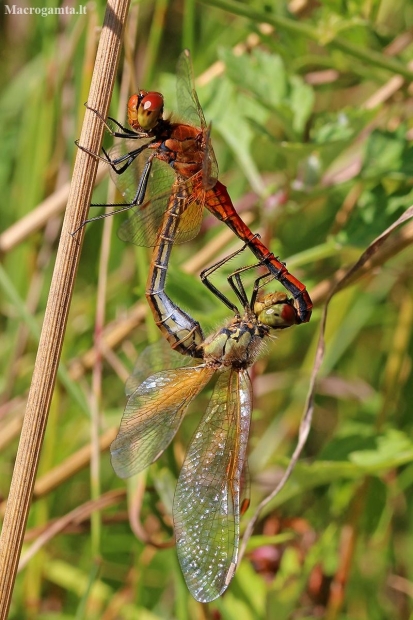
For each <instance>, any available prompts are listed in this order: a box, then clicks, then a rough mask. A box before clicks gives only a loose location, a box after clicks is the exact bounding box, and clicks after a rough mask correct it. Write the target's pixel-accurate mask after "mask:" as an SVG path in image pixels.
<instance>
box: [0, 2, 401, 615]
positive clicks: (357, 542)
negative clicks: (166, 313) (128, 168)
mask: <svg viewBox="0 0 413 620" xmlns="http://www.w3.org/2000/svg"><path fill="white" fill-rule="evenodd" d="M218 4H219V7H218V6H216V5H218ZM56 5H59V3H58V2H56V0H45V1H44V4H43V5H42V6H50V7H52V6H56ZM21 6H22V5H21ZM72 6H76V4H73V5H72ZM104 10H105V3H104V2H103V0H99V1H97V2H94V3H88V4H87V5H86V14H85V15H73V16H70V15H68V16H56V15H55V16H47V17H42V16H39V15H26V16H22V15H8V14H5V12H4V11H3V9H2V11H1V14H0V49H1V52H2V53H1V54H0V68H1V71H0V140H1V145H2V157H1V161H0V188H1V202H0V209H1V211H0V216H1V234H0V253H1V264H0V287H1V295H0V321H1V323H0V326H1V327H0V351H1V354H0V364H1V375H0V392H1V403H0V448H1V457H0V500H1V501H2V502H3V503H2V504H1V510H2V511H4V501H5V499H6V497H7V493H8V488H9V484H10V479H11V475H12V470H13V461H14V457H15V453H16V447H17V442H18V435H19V430H20V426H21V420H22V416H23V413H24V405H25V399H26V395H27V390H28V387H29V384H30V378H31V374H32V369H33V364H34V360H35V355H36V346H37V342H38V336H39V331H40V328H41V323H42V317H43V313H44V308H45V304H46V300H47V295H48V288H49V283H50V280H51V275H52V270H53V265H54V260H55V253H56V248H57V245H58V240H59V232H60V226H61V221H62V214H63V210H64V206H65V202H66V198H67V191H68V190H67V187H68V185H67V184H68V182H69V181H70V173H71V168H72V164H73V160H74V157H75V150H76V147H75V145H74V140H75V139H76V138H77V137H78V136H79V134H80V126H81V122H82V118H83V114H84V108H83V103H84V101H86V100H87V93H88V85H89V83H90V78H91V73H92V70H93V60H94V56H95V52H96V46H97V42H98V37H99V27H100V26H101V24H102V22H103V16H104ZM184 47H189V48H190V49H191V52H192V56H193V61H194V71H195V75H196V76H197V89H198V95H199V98H200V101H201V104H202V106H203V108H204V112H205V116H206V119H207V121H208V122H209V121H212V139H213V144H214V147H215V150H216V155H217V159H218V163H219V166H220V179H221V181H222V182H223V183H224V184H225V185H227V186H228V189H229V192H230V195H231V196H232V198H233V200H234V202H235V204H236V206H237V208H238V209H239V212H240V213H241V214H242V216H243V217H244V218H245V219H246V220H247V221H248V222H249V223H250V226H251V228H252V229H253V230H254V231H259V232H260V234H261V235H262V238H263V240H264V242H265V243H267V245H268V246H270V247H271V249H272V251H273V252H274V253H275V254H277V255H279V256H280V257H281V258H282V260H285V261H287V264H288V267H289V269H290V270H291V271H292V272H293V273H295V274H296V275H297V276H298V277H299V278H300V279H301V280H303V281H304V282H305V283H306V285H307V287H308V289H309V291H310V293H311V294H312V296H313V299H314V302H315V306H316V308H315V311H314V313H313V318H312V320H311V322H310V324H308V325H304V326H300V327H296V328H293V329H290V330H287V331H285V332H284V333H281V334H280V335H279V336H278V338H277V341H276V342H273V343H271V345H270V346H269V347H268V351H267V352H266V354H265V355H264V356H263V358H262V359H261V360H260V361H259V362H258V363H257V364H256V366H255V368H254V369H253V375H252V377H253V384H254V396H255V402H254V414H253V424H252V431H251V437H250V447H249V452H250V468H251V478H252V481H251V497H252V508H254V507H255V506H256V505H257V503H258V501H259V499H260V498H262V497H264V496H265V495H266V494H268V493H269V492H270V491H271V490H272V489H273V488H274V486H275V485H276V483H277V481H278V480H279V478H280V476H281V474H282V472H283V471H284V468H285V466H286V464H287V463H288V458H289V456H290V455H291V453H292V451H293V449H294V446H295V443H296V439H297V431H298V425H299V421H300V417H301V415H302V412H303V408H304V403H305V396H306V391H307V389H308V382H309V376H310V372H311V368H312V364H313V359H314V352H315V348H316V342H317V338H318V325H319V318H320V309H321V307H322V305H323V302H324V301H325V299H326V296H327V293H328V291H329V289H330V287H331V282H332V279H333V278H334V277H335V276H336V275H337V273H339V272H340V270H341V269H342V268H343V267H346V266H349V265H351V264H352V263H353V262H354V261H355V260H357V258H358V257H359V255H360V254H361V252H362V251H363V250H364V249H365V248H366V247H367V246H368V244H369V243H371V241H372V240H373V239H374V238H375V237H376V236H377V235H378V234H380V233H381V232H382V231H383V230H384V229H385V228H386V227H387V226H389V225H390V224H391V223H392V222H393V221H395V220H396V219H397V217H399V216H400V215H401V213H403V211H404V210H405V209H406V208H407V207H408V206H410V205H411V204H412V203H413V187H412V183H413V148H412V138H413V124H412V121H411V116H412V111H413V90H412V87H411V79H412V76H413V5H412V4H411V3H410V2H408V1H407V0H396V1H395V0H393V2H390V1H389V0H354V1H344V0H327V1H326V2H323V3H319V2H316V1H312V0H291V1H290V2H286V1H280V2H264V1H262V0H255V1H250V2H246V3H241V2H235V1H233V0H228V1H226V0H211V2H209V3H208V2H207V1H206V2H205V3H202V4H199V3H194V2H193V1H192V0H187V1H186V2H182V1H178V0H170V1H169V2H168V0H156V1H155V2H151V1H149V0H142V1H141V2H132V5H131V10H130V16H129V20H128V23H127V26H126V36H125V53H124V55H123V58H122V60H121V65H120V69H119V80H118V82H117V84H116V87H115V92H114V96H113V99H112V106H111V115H112V116H115V117H116V118H118V119H119V120H120V121H121V122H124V120H125V104H126V101H127V97H128V96H129V95H130V94H131V92H134V91H135V90H136V88H137V86H138V85H139V87H141V88H147V89H148V88H149V89H152V90H160V91H162V92H163V93H164V94H165V98H166V106H167V108H168V109H169V110H173V109H174V105H175V103H174V101H175V94H174V88H175V77H174V72H175V64H176V60H177V58H178V56H179V54H180V52H181V51H182V49H183V48H184ZM106 140H107V138H106ZM109 143H110V141H108V144H109ZM109 185H110V184H109ZM108 191H109V192H111V191H112V190H111V189H110V187H109V190H108V181H107V177H105V180H104V181H103V182H102V183H100V184H99V186H98V187H97V189H96V192H95V196H94V201H95V202H107V201H108V196H109V200H110V196H111V194H110V193H109V194H108ZM46 199H48V201H47V202H46V203H44V202H43V201H45V200H46ZM112 200H113V199H112ZM121 218H122V216H119V219H118V218H110V219H109V220H107V221H105V223H102V222H96V223H93V224H91V225H89V226H87V230H86V236H85V242H84V246H83V251H82V257H81V264H80V268H79V273H78V279H77V285H76V288H75V293H74V297H73V301H72V308H71V313H70V316H69V322H68V326H67V333H66V339H65V346H64V350H63V357H62V362H61V368H60V371H59V377H58V382H57V385H56V390H55V395H54V399H53V402H52V405H51V410H50V419H49V423H48V428H47V432H46V437H45V443H44V446H43V451H42V458H41V462H40V469H39V474H38V482H37V485H36V489H35V499H34V502H33V506H32V510H31V512H30V516H29V522H28V529H27V536H26V543H25V546H24V549H23V556H26V565H25V567H24V568H23V570H22V571H21V572H20V573H19V575H18V578H17V582H16V587H15V591H14V596H13V601H12V607H11V611H10V618H13V619H20V618H41V619H48V620H52V619H64V618H76V619H80V618H88V619H94V618H99V619H104V620H109V619H112V618H128V619H129V618H138V619H143V620H156V619H172V618H177V619H179V620H186V619H188V620H192V619H198V618H199V619H214V620H216V619H219V618H222V619H225V620H227V619H228V620H232V619H233V618H242V619H246V620H248V619H261V618H262V619H264V618H277V620H282V619H284V618H285V619H286V618H328V619H329V620H335V619H337V620H338V619H340V620H344V619H345V618H351V619H352V620H355V619H366V620H367V619H369V620H372V619H377V620H379V619H384V618H389V619H390V618H391V619H392V620H394V619H397V620H398V619H408V618H412V617H413V615H411V614H412V612H411V609H412V605H411V601H412V597H413V537H412V527H413V494H412V485H413V439H412V435H413V433H412V430H413V422H412V415H411V413H412V401H413V376H412V364H411V359H412V353H413V350H412V339H411V329H412V321H413V301H412V289H413V286H412V285H413V282H412V264H413V253H412V250H411V249H410V247H409V244H410V242H411V240H412V238H413V230H412V226H411V225H409V223H408V224H407V225H406V226H405V227H404V228H402V229H400V230H398V231H396V232H395V233H394V234H393V236H392V237H391V239H390V240H389V242H388V243H387V245H386V246H385V248H384V250H383V252H381V253H379V255H378V258H377V260H375V261H374V262H372V263H371V264H369V265H368V268H367V269H366V270H365V274H364V276H363V278H360V279H359V280H358V281H357V282H355V283H354V284H352V286H349V287H347V288H346V289H345V290H343V291H342V292H340V293H339V294H337V295H336V296H335V297H334V298H333V300H332V302H331V305H330V308H329V317H328V325H327V351H326V358H325V361H324V364H323V367H322V372H321V374H320V377H319V381H318V385H317V396H316V408H315V414H314V422H313V428H312V431H311V434H310V438H309V441H308V443H307V446H306V448H305V451H304V454H303V456H302V459H301V461H300V463H299V465H298V466H297V468H296V471H295V473H294V474H293V477H292V478H291V480H290V481H289V482H288V484H287V486H286V487H285V489H284V491H283V492H282V493H281V494H280V495H279V496H278V497H277V498H276V500H275V501H273V502H272V503H271V504H270V505H269V506H268V507H267V509H266V512H265V514H263V515H262V518H261V520H260V521H259V523H258V526H257V527H256V529H255V532H254V536H253V537H252V539H251V541H250V545H249V548H248V552H247V555H246V557H245V558H244V560H243V561H242V563H241V565H240V567H239V570H238V571H237V574H236V576H235V578H234V580H233V582H232V584H231V586H230V588H229V590H228V592H227V593H226V595H225V596H224V597H222V598H221V599H219V600H217V601H214V602H213V603H211V604H209V605H201V604H199V603H196V602H195V601H194V600H193V599H192V598H191V596H190V595H189V593H188V591H187V590H186V587H185V584H184V582H183V579H182V576H181V573H180V570H179V566H178V562H177V559H176V553H175V549H174V548H167V549H157V548H155V547H154V546H153V545H149V544H147V540H155V541H158V542H159V541H161V542H162V541H163V542H167V541H168V540H170V539H171V537H172V529H171V518H170V511H171V501H172V497H173V490H174V485H175V482H176V477H177V474H178V472H179V463H181V462H182V458H183V455H184V452H185V446H186V445H187V444H188V441H189V439H190V437H191V433H192V432H193V430H194V428H195V426H196V423H197V421H198V420H199V418H200V415H201V413H202V412H203V411H205V408H206V405H207V402H208V394H210V389H211V388H210V387H209V388H208V389H207V390H206V391H205V393H204V394H203V395H201V396H200V397H199V398H198V399H197V400H196V403H195V405H194V406H193V407H192V409H191V410H192V414H191V415H190V416H189V417H188V419H187V420H186V422H185V423H184V424H183V428H182V430H181V431H180V433H179V436H178V437H177V439H176V440H175V442H174V445H173V446H171V447H170V448H169V449H168V451H167V453H166V454H165V455H164V456H163V457H162V458H161V459H160V461H159V462H158V463H157V464H155V465H153V466H152V467H151V468H150V469H149V471H148V472H145V473H144V474H143V475H142V476H140V477H139V479H138V480H134V481H132V482H131V484H130V485H129V486H128V489H126V488H125V483H124V482H122V481H120V480H119V479H117V477H116V476H115V474H114V473H113V471H112V468H111V465H110V460H109V455H108V451H107V448H108V445H109V443H110V441H111V439H112V438H113V433H114V429H116V428H117V426H118V424H119V421H120V419H121V414H122V411H123V408H124V405H125V396H124V391H123V384H124V382H125V379H126V378H127V376H128V375H129V374H130V372H131V369H132V368H133V365H134V363H135V362H136V359H137V358H138V355H139V353H140V352H141V351H142V350H143V349H144V348H145V346H147V344H148V343H150V342H153V341H154V340H155V339H156V338H157V337H158V334H157V330H156V328H155V327H154V325H153V320H152V318H151V317H149V316H148V315H147V312H146V306H145V301H144V295H143V293H144V287H145V279H146V273H147V269H148V264H149V260H150V251H149V250H142V249H137V248H135V247H132V246H126V245H125V244H123V243H122V242H121V241H120V240H119V239H118V238H117V236H116V232H115V231H116V228H117V227H118V226H119V224H120V220H121ZM114 219H115V220H116V221H113V220H114ZM112 226H113V227H114V232H113V233H112V232H111V227H112ZM104 230H105V233H104V236H103V237H102V232H103V231H104ZM102 239H103V242H102ZM108 239H110V249H109V250H108V242H107V240H108ZM239 245H240V244H239V243H238V242H237V240H236V239H235V238H233V237H232V236H231V235H230V234H229V233H228V231H227V230H226V229H225V226H223V225H222V224H220V223H217V222H216V221H214V219H213V218H212V217H211V216H210V215H206V217H205V220H204V224H203V228H202V231H201V234H200V235H199V236H198V237H197V238H196V239H195V240H194V241H193V242H191V243H189V244H186V245H183V246H179V247H175V248H174V251H173V258H172V264H171V268H170V274H169V279H168V292H169V294H170V296H171V297H172V299H174V301H176V302H177V303H178V304H179V305H180V306H181V307H183V308H184V309H186V310H187V311H188V312H189V313H190V314H191V315H192V316H194V317H195V318H197V319H198V320H199V321H200V322H201V324H202V326H203V328H204V330H205V331H206V332H208V331H210V330H213V329H214V328H215V327H217V326H218V325H220V324H221V323H222V322H223V321H224V320H225V318H226V317H227V316H228V313H227V311H226V309H225V307H224V306H221V305H220V304H218V303H217V301H216V300H215V299H212V298H211V296H210V294H209V293H208V292H207V291H206V290H204V288H203V287H202V285H201V284H200V283H199V279H198V278H197V274H198V273H199V271H200V270H201V269H202V268H203V267H204V266H207V265H209V264H211V263H213V262H214V261H215V259H216V257H217V256H220V255H225V254H227V253H229V252H230V251H232V250H234V249H236V248H237V247H239ZM102 249H103V251H102V253H101V250H102ZM105 251H108V258H107V259H106V258H105ZM248 260H249V259H248V258H246V257H245V253H244V255H243V256H242V258H240V263H239V264H243V263H245V262H246V261H248ZM251 262H253V261H252V257H251ZM236 265H237V263H236V261H235V262H234V263H231V266H236ZM215 283H216V284H217V286H219V287H222V289H223V290H227V288H226V287H227V284H226V279H225V274H224V273H218V274H217V275H216V277H215ZM102 340H103V344H102ZM99 343H100V344H99ZM99 350H101V351H102V350H103V352H101V353H100V354H99V353H97V351H99ZM98 433H99V434H100V435H101V436H102V441H101V446H102V451H101V453H100V455H99V450H98V449H97V439H96V437H97V434H98ZM93 448H94V449H93ZM91 454H92V455H93V457H92V467H91ZM137 489H138V491H137ZM128 502H129V505H130V506H132V512H133V514H134V515H135V521H140V525H139V524H138V525H136V523H135V528H134V529H135V530H137V536H135V534H133V533H132V532H131V527H130V525H129V520H128V513H127V506H128ZM137 513H139V517H136V515H137ZM251 513H252V510H251V509H250V511H249V512H248V513H247V514H246V515H245V516H244V517H243V519H244V521H243V524H244V525H245V523H247V521H248V518H249V516H250V514H251ZM34 545H36V546H34Z"/></svg>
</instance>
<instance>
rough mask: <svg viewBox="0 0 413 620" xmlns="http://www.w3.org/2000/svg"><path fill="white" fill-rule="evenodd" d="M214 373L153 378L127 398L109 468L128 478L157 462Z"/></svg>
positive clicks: (179, 372) (203, 370)
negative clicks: (188, 409) (191, 403)
mask: <svg viewBox="0 0 413 620" xmlns="http://www.w3.org/2000/svg"><path fill="white" fill-rule="evenodd" d="M213 374H214V371H213V370H211V369H210V368H207V367H206V366H204V365H200V366H195V367H191V368H178V369H176V370H165V371H163V372H158V373H157V374H155V375H152V376H151V377H149V378H148V379H146V381H144V382H143V383H142V384H141V385H140V386H139V387H138V388H137V390H136V391H135V392H134V393H133V394H132V395H131V396H130V398H129V400H128V403H127V405H126V408H125V411H124V414H123V417H122V422H121V425H120V429H119V432H118V435H117V437H116V439H115V440H114V441H113V442H112V445H111V447H110V452H111V457H112V466H113V469H114V470H115V472H116V473H117V475H118V476H119V477H120V478H128V477H129V476H133V475H134V474H137V473H138V472H140V471H142V470H143V469H145V468H146V467H148V465H150V464H151V463H153V462H154V461H156V459H157V458H158V457H159V456H160V455H161V454H162V452H163V451H164V450H165V448H166V447H167V446H168V445H169V444H170V442H171V441H172V439H173V437H174V435H175V433H176V432H177V430H178V428H179V425H180V424H181V421H182V418H183V416H184V414H185V412H186V409H187V408H188V405H189V403H190V402H191V401H192V399H193V398H194V397H195V396H196V395H197V394H198V393H199V392H200V391H201V390H202V388H203V387H204V385H205V384H206V383H207V382H208V381H209V379H210V377H211V376H212V375H213Z"/></svg>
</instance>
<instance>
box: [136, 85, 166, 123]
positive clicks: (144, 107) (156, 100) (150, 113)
mask: <svg viewBox="0 0 413 620" xmlns="http://www.w3.org/2000/svg"><path fill="white" fill-rule="evenodd" d="M162 114H163V96H162V95H161V93H156V92H151V93H147V92H145V91H141V92H140V93H139V95H132V97H131V98H130V99H129V103H128V120H129V124H130V125H131V127H133V128H134V129H143V130H144V131H151V130H152V129H154V127H155V126H156V125H157V123H158V121H159V119H161V118H162Z"/></svg>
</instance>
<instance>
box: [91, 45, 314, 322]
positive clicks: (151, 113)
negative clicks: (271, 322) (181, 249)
mask: <svg viewBox="0 0 413 620" xmlns="http://www.w3.org/2000/svg"><path fill="white" fill-rule="evenodd" d="M177 100H178V117H179V121H178V122H175V121H173V120H171V119H169V118H164V117H163V104H164V101H163V96H162V94H161V93H158V92H147V91H140V92H139V93H138V94H136V95H133V96H132V97H131V98H130V99H129V103H128V122H129V124H130V126H131V127H132V130H130V129H127V128H125V127H123V126H122V125H121V124H120V123H118V122H117V121H116V120H115V119H113V118H110V119H109V120H110V121H111V122H112V123H114V124H115V125H116V127H117V129H119V130H120V131H117V130H116V131H112V129H111V128H110V127H109V126H108V125H107V124H106V122H105V120H104V119H103V118H102V122H104V123H105V125H106V127H107V129H108V130H109V132H110V133H111V134H112V135H113V136H114V137H116V138H120V139H121V140H122V141H121V143H120V144H118V145H116V146H115V147H114V148H113V149H111V151H110V152H109V153H107V152H106V151H105V150H103V153H104V157H100V156H98V155H96V154H94V153H91V154H92V155H93V156H94V157H97V158H98V159H101V160H102V161H104V162H105V163H106V164H109V165H110V167H111V175H112V178H113V180H114V182H115V184H116V185H117V187H118V189H119V190H120V192H121V193H122V195H123V196H124V198H125V199H126V204H120V205H117V204H113V205H101V206H116V207H119V209H118V210H117V211H115V212H116V213H117V212H119V211H126V210H129V209H132V210H133V214H132V215H131V217H130V218H129V219H128V220H127V221H126V222H124V223H123V224H122V226H121V227H120V230H119V236H120V238H121V239H123V240H125V241H130V242H132V243H135V244H136V245H147V246H152V245H154V244H155V243H156V237H157V233H158V230H159V227H160V225H161V223H162V219H163V215H164V213H165V210H166V208H167V206H168V204H169V203H170V201H171V192H172V188H173V191H175V193H176V195H177V196H179V198H180V202H181V212H180V214H179V225H178V227H177V231H176V235H175V238H174V240H173V242H174V243H182V242H184V241H187V240H189V239H192V238H193V237H194V236H195V235H196V234H197V232H198V230H199V227H200V224H201V218H202V208H203V206H205V207H206V208H207V209H208V210H209V211H210V212H211V213H213V214H214V215H215V216H216V217H217V218H218V219H219V220H221V221H222V222H224V223H225V224H226V225H227V226H229V227H230V228H231V230H232V231H233V232H234V233H235V234H236V235H237V236H238V237H239V238H240V239H241V240H242V241H243V242H244V243H245V244H246V245H247V246H248V247H249V248H250V250H251V251H252V252H253V254H254V255H255V256H256V258H257V259H258V260H259V261H260V262H262V263H263V264H265V265H266V266H267V267H268V269H269V271H270V272H271V273H272V274H273V275H274V277H275V278H276V279H277V280H278V281H279V282H280V283H281V284H282V286H284V288H285V289H286V290H287V291H288V292H289V293H290V294H291V295H292V297H293V300H294V308H295V311H296V319H297V320H296V323H306V322H307V321H309V320H310V317H311V310H312V302H311V299H310V296H309V294H308V292H307V290H306V288H305V286H304V285H303V284H302V283H301V282H300V281H299V280H298V279H297V278H295V277H294V276H293V275H292V274H290V273H289V272H288V270H287V268H286V266H285V264H284V263H282V262H281V261H279V260H278V258H276V257H275V256H274V255H273V254H272V253H271V252H270V251H269V250H268V249H267V248H266V246H265V245H264V244H263V243H262V242H261V240H260V239H259V237H258V236H257V235H255V234H253V233H252V232H251V230H250V229H249V228H248V226H247V225H246V224H245V223H244V222H243V220H242V219H241V218H240V217H239V215H238V213H237V212H236V210H235V208H234V205H233V204H232V201H231V198H230V196H229V194H228V191H227V189H226V187H225V186H224V185H223V184H222V183H220V182H219V181H218V180H217V177H218V166H217V162H216V159H215V155H214V152H213V148H212V145H211V141H210V138H209V131H208V128H207V125H206V122H205V118H204V115H203V112H202V109H201V106H200V104H199V100H198V96H197V94H196V91H195V86H194V79H193V73H192V65H191V59H190V53H189V51H188V50H184V52H183V53H182V54H181V56H180V58H179V60H178V65H177ZM94 112H95V113H96V114H98V115H99V113H98V112H97V111H95V110H94ZM79 146H80V145H79ZM80 148H83V147H81V146H80ZM111 214H112V213H107V214H104V215H103V216H98V217H97V218H91V219H90V220H87V222H89V221H92V220H95V219H100V217H107V216H108V215H111ZM85 223H86V222H85Z"/></svg>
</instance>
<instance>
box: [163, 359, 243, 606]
mask: <svg viewBox="0 0 413 620" xmlns="http://www.w3.org/2000/svg"><path fill="white" fill-rule="evenodd" d="M251 398H252V394H251V383H250V379H249V376H248V373H247V371H245V370H242V371H239V372H238V371H235V370H228V371H225V372H223V373H222V374H221V375H220V377H219V379H218V381H217V384H216V386H215V389H214V392H213V395H212V398H211V401H210V403H209V405H208V409H207V411H206V413H205V415H204V417H203V419H202V421H201V423H200V425H199V426H198V429H197V431H196V433H195V436H194V438H193V440H192V442H191V445H190V447H189V450H188V453H187V456H186V459H185V462H184V465H183V467H182V470H181V473H180V476H179V479H178V484H177V487H176V491H175V498H174V510H173V513H174V523H175V535H176V544H177V552H178V558H179V562H180V564H181V568H182V572H183V574H184V577H185V581H186V583H187V586H188V588H189V590H190V592H191V593H192V595H193V596H194V598H195V599H196V600H198V601H201V602H203V603H206V602H208V601H212V600H214V599H215V598H217V597H218V596H219V595H220V594H222V592H224V590H226V588H227V587H228V584H229V583H230V581H231V579H232V577H233V575H234V572H235V568H236V565H237V559H238V545H239V521H240V494H241V489H240V486H241V482H242V471H243V466H244V462H245V459H246V449H247V442H248V433H249V425H250V417H251Z"/></svg>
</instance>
